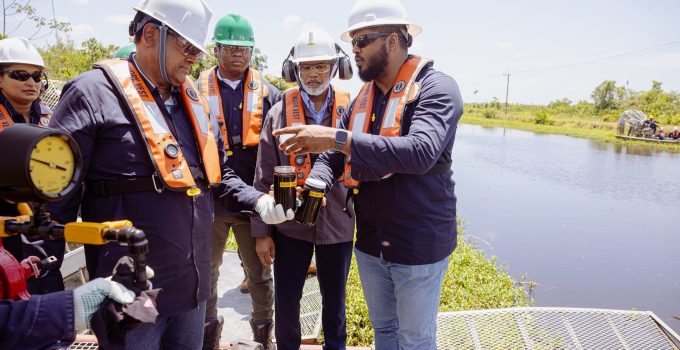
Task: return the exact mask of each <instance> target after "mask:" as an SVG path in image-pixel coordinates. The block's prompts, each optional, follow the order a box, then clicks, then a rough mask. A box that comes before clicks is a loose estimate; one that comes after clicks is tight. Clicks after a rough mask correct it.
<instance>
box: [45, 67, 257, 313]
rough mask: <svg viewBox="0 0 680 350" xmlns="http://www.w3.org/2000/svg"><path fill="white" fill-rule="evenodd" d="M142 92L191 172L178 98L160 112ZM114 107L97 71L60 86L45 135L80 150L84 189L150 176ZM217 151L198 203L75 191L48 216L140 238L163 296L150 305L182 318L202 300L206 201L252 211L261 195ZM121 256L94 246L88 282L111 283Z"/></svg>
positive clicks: (192, 156) (189, 135)
mask: <svg viewBox="0 0 680 350" xmlns="http://www.w3.org/2000/svg"><path fill="white" fill-rule="evenodd" d="M147 86H148V87H149V90H150V91H151V93H152V95H153V97H154V99H155V100H156V103H157V104H158V106H159V109H160V110H161V111H162V112H163V115H164V117H165V119H166V121H167V122H168V125H169V127H170V129H171V131H172V132H173V133H174V134H175V137H176V139H177V140H178V144H179V145H180V148H181V149H182V153H183V154H184V157H185V158H186V161H187V163H188V165H189V166H192V167H198V165H199V152H198V146H197V142H196V139H195V136H194V132H193V128H192V127H191V122H190V121H189V119H188V117H187V115H186V113H185V110H184V108H183V107H182V104H183V101H182V99H181V98H178V97H180V96H179V94H178V93H173V97H172V98H174V99H175V102H176V104H175V106H174V107H173V108H171V110H170V111H168V110H167V109H166V107H165V104H164V102H163V101H162V99H161V97H160V94H159V92H158V90H157V89H156V88H155V87H153V86H152V85H150V84H147ZM120 106H121V102H120V98H119V97H118V95H117V92H116V91H115V90H114V88H113V87H112V86H111V84H110V83H109V82H108V80H107V78H106V77H105V75H104V73H103V72H102V71H101V70H98V69H95V70H92V71H89V72H86V73H84V74H82V75H80V76H79V77H77V78H76V79H74V80H73V81H71V82H69V83H68V84H66V86H64V91H63V93H62V97H61V100H60V102H59V105H58V106H57V108H56V109H55V111H54V114H53V117H52V120H51V122H50V127H53V128H56V129H60V130H64V131H66V132H69V133H71V135H72V136H73V138H74V139H75V141H76V142H77V143H78V145H79V146H80V149H81V152H82V156H83V164H84V169H85V171H86V173H85V181H86V182H88V181H100V180H119V179H124V178H129V177H139V176H143V177H146V176H151V175H152V174H153V173H154V167H153V165H152V163H151V160H150V159H149V155H148V152H147V149H146V145H145V141H144V139H143V136H142V135H140V133H139V131H138V130H137V128H136V126H135V124H134V122H133V121H132V119H131V118H132V117H131V116H129V114H130V112H129V111H123V110H122V109H121V107H120ZM212 127H213V133H214V134H215V138H216V140H217V144H218V145H220V144H221V143H222V135H221V134H220V132H219V129H218V128H217V125H216V124H213V125H212ZM218 148H219V158H220V166H221V169H222V184H220V185H219V186H218V187H216V188H213V189H210V188H208V185H207V182H206V181H205V180H203V179H196V185H197V186H198V187H199V188H200V189H201V191H202V194H201V195H200V196H196V197H189V196H187V195H186V194H185V193H184V192H175V191H169V190H166V191H163V192H162V193H156V192H155V191H147V192H136V193H127V194H119V195H109V196H96V195H95V194H94V193H92V192H91V191H88V189H87V188H85V190H84V191H82V187H81V188H80V189H79V190H78V191H77V193H75V194H73V195H70V196H69V197H68V198H66V199H65V200H62V201H60V202H55V203H52V204H50V206H49V207H48V208H49V210H50V211H51V212H52V213H53V217H54V218H55V219H56V220H57V221H60V222H72V221H75V219H76V215H77V213H78V209H79V208H80V210H81V216H82V219H83V221H92V222H101V221H112V220H123V219H127V220H131V221H132V223H133V225H134V226H135V227H137V228H139V229H142V230H144V232H145V234H146V236H147V238H148V240H149V253H148V255H147V262H148V265H149V266H150V267H151V268H153V269H154V271H155V272H156V274H155V277H154V278H153V280H152V282H153V284H154V287H155V288H158V287H160V288H163V292H161V293H160V295H159V297H158V300H157V303H158V305H157V306H158V311H159V313H160V315H161V316H163V317H165V316H171V315H175V314H179V313H182V312H186V311H188V310H190V309H193V308H195V307H196V306H197V305H198V303H199V302H201V301H203V300H206V299H207V297H208V295H209V294H210V228H211V226H212V223H213V217H214V201H213V194H215V196H216V197H217V198H220V199H219V200H220V201H221V202H222V204H223V205H225V206H229V207H231V208H232V209H233V210H237V211H238V210H253V208H254V207H255V204H256V202H257V198H258V197H259V196H260V195H261V193H260V192H257V191H255V189H253V188H252V187H250V186H248V185H246V184H245V183H244V182H243V181H241V179H239V177H238V176H236V174H234V172H233V171H232V170H231V169H230V168H229V167H228V166H227V165H226V154H225V153H224V150H223V149H222V147H218ZM81 192H82V193H81ZM88 248H90V251H94V250H95V249H93V247H88ZM127 252H128V250H127V247H122V246H119V245H118V244H117V243H109V244H106V245H103V246H101V251H100V252H99V254H98V255H96V256H95V258H91V259H90V260H88V265H92V264H94V265H96V272H95V276H91V277H92V278H94V277H102V276H109V275H111V272H112V268H113V266H114V264H115V263H116V261H117V260H118V258H120V257H121V256H123V255H126V254H127ZM97 258H98V259H97ZM89 267H90V266H88V268H89Z"/></svg>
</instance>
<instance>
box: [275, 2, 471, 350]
mask: <svg viewBox="0 0 680 350" xmlns="http://www.w3.org/2000/svg"><path fill="white" fill-rule="evenodd" d="M420 32H421V28H420V27H419V26H417V25H415V24H413V23H411V22H410V21H409V20H407V17H406V11H405V10H404V8H403V6H402V5H401V3H399V1H398V0H381V1H375V0H358V1H357V2H356V3H355V4H354V7H353V8H352V13H351V15H350V18H349V28H348V29H347V31H346V32H345V33H343V34H342V36H341V38H342V39H343V40H345V41H349V42H351V43H352V46H353V52H354V54H355V61H356V63H357V68H358V69H359V77H360V78H361V79H362V80H363V81H365V82H366V84H364V86H363V88H362V89H361V92H360V93H359V95H358V96H357V98H356V99H355V100H354V102H353V104H352V106H351V108H350V112H349V117H348V118H346V119H345V123H344V125H345V126H346V128H347V129H348V130H347V131H336V130H332V129H328V128H321V127H318V126H315V127H310V126H308V127H306V128H305V127H295V128H289V129H284V130H278V131H275V132H274V134H275V135H281V134H288V133H290V134H294V135H295V136H294V137H292V138H291V139H289V140H287V141H286V142H284V143H282V144H281V148H282V149H284V150H286V152H287V153H304V152H322V151H325V150H327V149H329V148H335V150H337V151H336V152H332V153H331V152H326V153H324V154H322V155H321V156H320V157H319V159H318V160H317V162H316V164H315V165H314V168H313V169H312V172H311V174H310V178H315V179H321V180H323V181H324V182H325V183H326V184H328V185H329V186H330V185H332V184H333V183H334V182H335V181H336V179H337V178H338V177H339V176H342V177H343V179H344V182H345V185H346V186H348V187H350V188H353V189H354V191H353V194H354V195H353V197H354V205H355V210H356V212H357V241H356V247H355V250H354V253H355V256H356V259H357V264H358V267H359V275H360V278H361V284H362V288H363V292H364V296H365V297H366V303H367V305H368V309H369V316H370V319H371V323H372V324H373V329H374V330H375V347H376V349H378V350H382V349H390V350H391V349H436V348H437V346H436V343H435V339H436V317H437V308H438V305H439V299H440V292H441V286H442V281H443V278H444V274H445V272H446V270H447V267H448V261H449V256H450V254H451V253H452V252H453V250H454V249H455V247H456V236H457V229H456V196H455V194H454V181H453V179H452V175H453V173H452V171H451V165H452V157H451V153H452V148H453V142H454V138H455V134H456V127H457V124H458V121H459V119H460V117H461V115H462V113H463V102H462V100H461V97H460V92H459V90H458V86H457V84H456V82H455V81H454V80H453V79H452V78H451V77H449V76H448V75H446V74H444V73H442V72H439V71H437V70H435V69H434V68H433V63H432V61H431V60H428V59H425V58H422V57H419V56H415V55H410V54H409V52H408V48H409V47H410V46H411V42H412V37H413V36H415V35H418V34H420Z"/></svg>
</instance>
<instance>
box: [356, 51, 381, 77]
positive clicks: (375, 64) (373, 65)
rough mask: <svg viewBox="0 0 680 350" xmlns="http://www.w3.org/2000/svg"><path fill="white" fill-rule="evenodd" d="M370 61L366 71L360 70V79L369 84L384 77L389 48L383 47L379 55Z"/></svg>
mask: <svg viewBox="0 0 680 350" xmlns="http://www.w3.org/2000/svg"><path fill="white" fill-rule="evenodd" d="M367 61H368V66H366V68H364V69H359V78H361V80H363V81H364V82H369V81H373V80H375V79H377V78H378V77H380V75H382V73H383V72H384V71H385V68H387V48H385V46H383V47H382V50H379V51H378V53H377V54H376V55H375V56H373V57H371V59H370V60H367Z"/></svg>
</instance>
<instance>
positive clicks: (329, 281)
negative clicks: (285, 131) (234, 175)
mask: <svg viewBox="0 0 680 350" xmlns="http://www.w3.org/2000/svg"><path fill="white" fill-rule="evenodd" d="M336 74H337V75H338V76H339V78H340V79H349V78H351V76H352V70H351V63H350V61H349V57H347V55H346V54H345V53H344V52H343V51H342V50H341V49H340V46H338V45H337V44H336V43H335V40H333V38H331V36H330V35H329V34H328V33H327V32H325V31H323V30H320V29H309V30H305V31H304V32H303V33H302V34H301V35H300V36H299V37H298V39H297V40H296V43H295V45H294V46H293V48H292V49H291V51H290V55H289V56H288V58H286V60H285V61H284V63H283V71H282V76H283V78H284V79H285V80H286V81H288V82H297V84H298V86H297V87H294V88H290V89H288V90H286V91H285V92H284V93H283V100H282V101H281V102H279V103H277V104H275V105H274V107H272V109H271V110H270V111H269V114H267V118H266V119H265V122H264V126H263V128H262V133H261V136H260V146H259V150H258V154H257V166H256V168H255V182H254V184H253V185H254V186H255V188H256V189H258V190H260V191H265V190H267V189H268V188H269V187H270V186H271V185H272V184H273V183H274V168H275V167H277V166H291V167H294V170H295V173H296V182H297V185H298V186H305V185H313V186H314V187H315V188H319V187H325V184H324V183H323V182H321V181H319V180H313V179H308V175H309V171H310V170H311V169H312V166H313V165H314V162H315V161H316V159H317V157H318V155H317V154H308V153H302V154H298V155H286V154H284V153H283V151H281V150H280V149H279V147H278V146H279V144H280V143H281V141H282V139H279V138H276V137H273V136H272V131H273V130H276V129H280V128H284V127H286V126H293V125H323V126H324V127H329V128H336V127H337V126H338V125H339V123H340V121H341V120H342V118H343V117H344V115H345V113H346V110H347V107H348V105H349V101H350V98H349V93H348V92H346V91H343V90H341V89H339V88H337V87H336V86H334V85H333V84H331V81H332V79H333V78H334V77H335V76H336ZM336 182H337V181H336ZM314 183H316V185H314ZM346 194H347V189H345V186H344V185H342V184H337V185H336V186H334V187H333V188H332V189H331V190H330V191H326V197H327V199H328V201H327V202H328V204H327V205H326V206H325V207H323V208H321V209H320V212H319V216H318V218H317V220H316V224H315V225H314V226H307V225H303V224H301V223H299V222H293V221H290V222H285V223H282V224H278V225H265V224H264V223H263V222H262V221H261V220H258V219H257V218H253V220H252V225H251V226H252V235H253V236H255V237H257V243H256V250H257V254H258V256H259V257H260V260H261V261H262V264H264V265H266V266H269V265H271V264H272V263H274V262H275V263H274V282H275V283H276V288H274V296H275V300H276V302H275V305H276V312H275V314H274V318H275V322H274V324H275V333H276V346H277V347H278V349H279V350H297V349H299V348H300V336H301V328H300V300H301V299H302V289H303V287H304V285H305V277H306V274H307V267H308V266H309V263H310V261H311V259H312V255H313V254H316V255H315V256H316V266H317V278H318V280H319V285H320V287H321V299H322V303H323V310H322V312H321V323H322V328H323V333H324V349H328V350H338V349H345V342H346V340H347V329H346V322H345V286H346V284H347V276H348V273H349V265H350V262H351V260H352V240H353V238H354V218H353V214H352V211H351V209H352V208H351V207H350V208H349V209H350V212H349V215H348V213H346V212H344V211H343V209H344V208H345V198H346ZM301 210H302V209H298V211H301Z"/></svg>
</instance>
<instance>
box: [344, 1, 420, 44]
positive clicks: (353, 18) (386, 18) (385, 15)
mask: <svg viewBox="0 0 680 350" xmlns="http://www.w3.org/2000/svg"><path fill="white" fill-rule="evenodd" d="M385 25H405V26H407V27H408V32H409V34H411V35H412V36H418V35H419V34H420V33H421V32H422V31H423V29H422V28H421V27H420V26H418V25H416V24H413V23H411V21H409V20H408V18H407V16H406V10H404V6H402V5H401V3H400V2H399V0H357V2H355V3H354V7H352V12H351V13H350V15H349V21H348V26H349V28H347V30H346V31H345V32H344V33H342V35H341V36H340V38H341V39H342V40H344V41H346V42H352V37H351V36H350V34H351V33H352V32H354V31H356V30H359V29H363V28H368V27H376V26H385Z"/></svg>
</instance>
